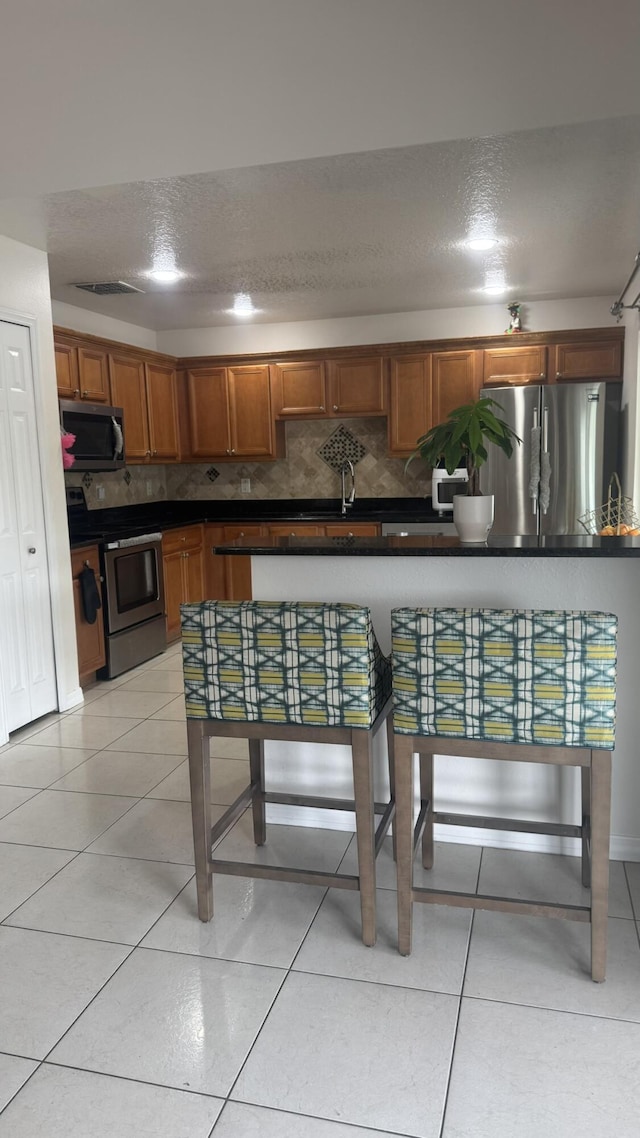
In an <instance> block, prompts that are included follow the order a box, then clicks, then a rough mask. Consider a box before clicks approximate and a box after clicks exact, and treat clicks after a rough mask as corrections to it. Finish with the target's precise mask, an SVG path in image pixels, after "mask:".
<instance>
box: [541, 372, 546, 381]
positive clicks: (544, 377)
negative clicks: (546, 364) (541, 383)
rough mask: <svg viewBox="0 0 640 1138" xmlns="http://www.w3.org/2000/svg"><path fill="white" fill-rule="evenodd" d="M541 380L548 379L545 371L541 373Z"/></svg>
mask: <svg viewBox="0 0 640 1138" xmlns="http://www.w3.org/2000/svg"><path fill="white" fill-rule="evenodd" d="M540 379H546V376H545V373H544V372H543V371H541V372H540Z"/></svg>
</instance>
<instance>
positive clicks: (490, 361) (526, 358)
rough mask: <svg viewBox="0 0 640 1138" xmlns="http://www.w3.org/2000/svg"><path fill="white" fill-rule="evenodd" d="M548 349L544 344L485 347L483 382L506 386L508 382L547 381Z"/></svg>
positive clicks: (487, 384) (495, 385)
mask: <svg viewBox="0 0 640 1138" xmlns="http://www.w3.org/2000/svg"><path fill="white" fill-rule="evenodd" d="M546 381H547V349H546V347H545V346H544V344H539V345H538V344H534V345H532V346H530V347H525V346H522V345H518V344H510V345H509V347H508V348H485V350H484V352H483V368H482V384H483V386H484V387H501V386H502V387H504V386H506V384H508V383H515V384H519V385H523V384H526V383H546Z"/></svg>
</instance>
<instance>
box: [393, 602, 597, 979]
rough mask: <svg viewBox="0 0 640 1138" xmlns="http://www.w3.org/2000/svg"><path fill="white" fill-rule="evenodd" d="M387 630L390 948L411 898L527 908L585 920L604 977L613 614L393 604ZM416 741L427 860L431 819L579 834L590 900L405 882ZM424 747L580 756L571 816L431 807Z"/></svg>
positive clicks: (407, 918)
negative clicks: (554, 818) (392, 878)
mask: <svg viewBox="0 0 640 1138" xmlns="http://www.w3.org/2000/svg"><path fill="white" fill-rule="evenodd" d="M392 639H393V703H394V712H393V739H394V750H395V763H396V825H395V829H396V831H397V835H396V842H397V856H398V915H399V948H400V951H401V952H402V953H404V954H408V953H409V952H410V951H411V903H412V901H427V902H436V903H438V904H455V905H460V904H463V903H465V904H467V905H470V906H471V907H474V908H482V909H498V910H500V911H506V912H508V911H514V912H519V913H523V912H528V913H534V912H535V913H537V914H539V915H545V916H562V917H566V918H569V919H573V920H591V938H592V939H591V945H592V976H593V979H595V980H603V979H604V975H605V966H606V921H607V895H608V874H609V824H610V823H609V815H610V796H611V786H610V782H611V759H610V751H611V750H612V749H613V746H614V742H615V701H616V643H617V620H616V617H615V616H613V615H611V614H609V613H598V612H557V611H552V610H551V611H548V610H541V611H533V610H527V609H512V610H501V609H452V608H451V609H448V608H442V609H395V610H394V611H393V613H392ZM416 751H417V752H419V753H420V755H421V763H420V783H421V804H420V812H419V816H418V822H417V826H416V834H415V843H416V844H417V843H418V842H419V840H420V837H422V857H423V864H424V866H425V867H426V868H427V869H428V868H431V866H432V864H433V824H434V822H437V821H444V820H446V822H447V823H448V824H450V825H451V824H452V825H463V826H474V825H476V826H478V827H482V828H486V829H492V828H494V829H500V830H520V831H524V832H530V833H545V834H553V835H556V836H570V837H580V838H581V840H582V874H583V883H584V884H585V885H589V884H590V885H591V905H590V906H588V907H587V906H559V905H553V906H552V905H541V904H540V903H537V902H535V903H534V902H524V901H520V900H519V899H517V900H516V899H498V898H491V897H482V896H481V895H478V894H457V893H456V894H445V893H438V892H435V891H432V890H423V889H414V888H413V879H412V865H413V849H414V848H415V847H414V833H413V803H412V767H413V754H414V753H415V752H416ZM435 754H439V755H462V756H469V757H477V758H490V759H507V760H518V761H525V762H537V763H551V764H558V765H574V766H579V767H580V768H581V776H582V815H583V816H582V824H581V825H580V826H567V825H559V824H552V823H540V822H531V823H528V822H525V821H523V820H520V819H511V818H506V819H505V818H486V817H482V818H477V817H475V816H473V817H471V816H469V815H464V814H460V815H456V814H449V813H448V814H446V815H444V814H439V813H438V812H436V811H435V810H434V808H433V756H434V755H435Z"/></svg>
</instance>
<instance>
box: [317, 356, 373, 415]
mask: <svg viewBox="0 0 640 1138" xmlns="http://www.w3.org/2000/svg"><path fill="white" fill-rule="evenodd" d="M384 365H385V361H384V358H383V357H382V356H372V357H371V358H370V359H358V358H356V357H354V358H353V359H344V360H329V392H330V394H329V398H330V401H331V402H330V407H331V412H332V414H333V415H337V416H342V415H350V416H351V415H353V416H358V415H386V413H387V406H386V400H385V383H384V379H385V367H384Z"/></svg>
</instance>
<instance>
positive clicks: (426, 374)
mask: <svg viewBox="0 0 640 1138" xmlns="http://www.w3.org/2000/svg"><path fill="white" fill-rule="evenodd" d="M389 390H390V404H389V423H388V439H389V454H390V455H395V456H396V457H399V458H401V457H404V456H406V455H409V454H411V451H412V450H413V449H414V447H415V445H416V440H417V439H419V438H420V436H421V435H424V434H425V433H426V432H427V431H428V430H429V428H430V426H431V424H432V417H431V356H430V355H425V356H399V357H398V359H392V360H391V382H390V387H389Z"/></svg>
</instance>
